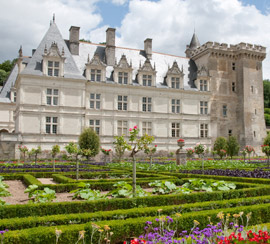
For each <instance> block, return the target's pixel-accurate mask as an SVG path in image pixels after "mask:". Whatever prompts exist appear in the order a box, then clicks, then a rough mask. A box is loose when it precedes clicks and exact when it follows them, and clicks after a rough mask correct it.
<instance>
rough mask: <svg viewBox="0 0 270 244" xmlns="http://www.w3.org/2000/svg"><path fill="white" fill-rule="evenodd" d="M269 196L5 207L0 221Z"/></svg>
mask: <svg viewBox="0 0 270 244" xmlns="http://www.w3.org/2000/svg"><path fill="white" fill-rule="evenodd" d="M269 194H270V187H268V186H260V187H256V188H248V189H240V190H230V191H215V192H198V193H191V194H179V195H163V196H162V195H161V196H149V197H141V198H133V199H132V198H131V199H121V198H119V199H105V200H98V201H91V202H78V201H76V202H59V203H46V204H27V205H7V206H3V207H1V208H0V216H1V217H2V218H14V217H27V216H43V215H54V214H67V213H80V212H95V211H110V210H115V209H130V208H135V207H139V206H144V207H152V206H165V205H176V204H185V203H195V202H205V201H218V200H225V199H235V198H244V197H256V196H264V195H269Z"/></svg>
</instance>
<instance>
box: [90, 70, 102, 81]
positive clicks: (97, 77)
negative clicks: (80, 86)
mask: <svg viewBox="0 0 270 244" xmlns="http://www.w3.org/2000/svg"><path fill="white" fill-rule="evenodd" d="M91 81H99V82H100V81H101V70H100V69H91Z"/></svg>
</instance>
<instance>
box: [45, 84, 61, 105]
mask: <svg viewBox="0 0 270 244" xmlns="http://www.w3.org/2000/svg"><path fill="white" fill-rule="evenodd" d="M58 97H59V91H58V89H52V88H47V105H53V106H56V105H58Z"/></svg>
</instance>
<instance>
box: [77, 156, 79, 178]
mask: <svg viewBox="0 0 270 244" xmlns="http://www.w3.org/2000/svg"><path fill="white" fill-rule="evenodd" d="M76 180H79V161H78V157H76Z"/></svg>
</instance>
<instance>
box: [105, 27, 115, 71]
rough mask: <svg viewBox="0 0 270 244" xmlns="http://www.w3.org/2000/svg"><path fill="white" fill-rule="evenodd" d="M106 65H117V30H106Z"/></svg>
mask: <svg viewBox="0 0 270 244" xmlns="http://www.w3.org/2000/svg"><path fill="white" fill-rule="evenodd" d="M105 55H106V63H107V65H110V66H113V65H114V64H115V29H114V28H108V29H107V30H106V48H105Z"/></svg>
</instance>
